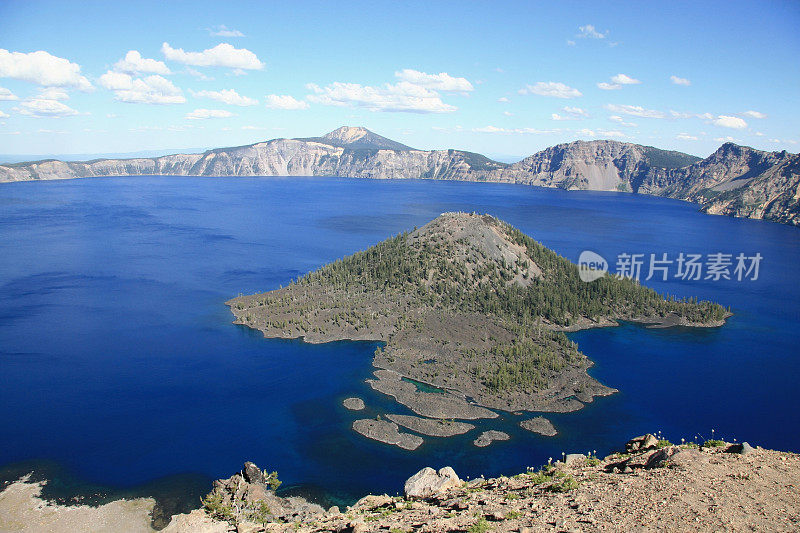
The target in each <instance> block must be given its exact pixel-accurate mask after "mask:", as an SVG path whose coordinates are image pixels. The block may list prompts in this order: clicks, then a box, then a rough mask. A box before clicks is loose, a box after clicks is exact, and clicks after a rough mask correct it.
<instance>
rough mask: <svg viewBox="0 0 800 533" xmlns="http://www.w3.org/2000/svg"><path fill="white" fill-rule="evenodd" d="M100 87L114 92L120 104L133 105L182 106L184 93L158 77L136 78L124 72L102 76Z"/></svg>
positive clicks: (112, 72) (111, 72) (184, 100)
mask: <svg viewBox="0 0 800 533" xmlns="http://www.w3.org/2000/svg"><path fill="white" fill-rule="evenodd" d="M100 85H102V86H103V87H105V88H106V89H108V90H110V91H114V95H115V96H114V97H115V99H116V100H118V101H120V102H127V103H132V104H182V103H184V102H186V98H184V96H183V91H181V90H180V89H179V88H178V87H176V86H175V85H173V83H172V82H171V81H169V80H168V79H166V78H162V77H161V76H158V75H153V76H147V77H146V78H134V77H133V76H131V75H130V74H125V73H124V72H114V71H111V70H109V71H108V72H106V73H105V74H103V75H102V76H100Z"/></svg>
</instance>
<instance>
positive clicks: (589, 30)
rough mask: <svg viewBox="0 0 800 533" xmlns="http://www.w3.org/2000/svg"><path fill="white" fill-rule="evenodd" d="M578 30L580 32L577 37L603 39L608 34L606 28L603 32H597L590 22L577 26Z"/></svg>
mask: <svg viewBox="0 0 800 533" xmlns="http://www.w3.org/2000/svg"><path fill="white" fill-rule="evenodd" d="M578 30H579V31H580V34H579V35H578V37H585V38H589V39H605V38H606V36H607V35H608V30H606V31H605V32H599V31H597V29H596V28H595V27H594V25H592V24H587V25H585V26H579V27H578Z"/></svg>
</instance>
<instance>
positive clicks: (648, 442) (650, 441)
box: [625, 433, 658, 453]
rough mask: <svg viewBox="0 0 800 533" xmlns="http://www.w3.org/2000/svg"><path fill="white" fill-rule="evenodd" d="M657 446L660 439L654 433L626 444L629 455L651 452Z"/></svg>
mask: <svg viewBox="0 0 800 533" xmlns="http://www.w3.org/2000/svg"><path fill="white" fill-rule="evenodd" d="M657 446H658V439H657V438H656V437H655V435H653V434H652V433H648V434H647V435H641V436H639V437H636V438H633V439H631V440H629V441H628V442H627V443H626V444H625V451H626V452H628V453H631V452H642V451H645V450H650V449H652V448H655V447H657Z"/></svg>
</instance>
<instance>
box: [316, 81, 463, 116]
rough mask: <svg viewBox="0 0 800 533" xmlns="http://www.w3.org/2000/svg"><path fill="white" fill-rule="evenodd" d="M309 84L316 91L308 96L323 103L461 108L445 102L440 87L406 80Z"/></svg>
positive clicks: (399, 108)
mask: <svg viewBox="0 0 800 533" xmlns="http://www.w3.org/2000/svg"><path fill="white" fill-rule="evenodd" d="M306 87H307V88H308V89H309V90H310V91H312V92H313V93H314V94H311V95H309V96H308V99H309V100H310V101H312V102H314V103H318V104H323V105H332V106H349V107H363V108H365V109H368V110H370V111H391V112H404V113H452V112H453V111H455V110H456V109H458V108H457V107H455V106H453V105H450V104H445V103H444V102H443V101H442V99H441V97H440V95H439V93H437V92H436V91H433V90H431V89H428V88H426V87H420V86H419V85H415V84H413V83H409V82H406V81H401V82H399V83H397V84H395V85H392V84H390V83H386V84H384V85H381V86H378V87H372V86H369V85H360V84H358V83H342V82H338V81H337V82H334V83H332V84H330V85H327V86H326V87H319V86H318V85H316V84H313V83H310V84H308V85H306Z"/></svg>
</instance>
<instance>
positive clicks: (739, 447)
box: [725, 442, 756, 455]
mask: <svg viewBox="0 0 800 533" xmlns="http://www.w3.org/2000/svg"><path fill="white" fill-rule="evenodd" d="M725 451H726V452H728V453H738V454H740V455H747V454H749V453H753V452H754V451H756V449H755V448H753V447H752V446H750V444H749V443H748V442H742V443H741V444H731V445H730V446H728V449H727V450H725Z"/></svg>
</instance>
